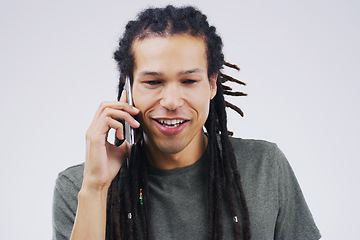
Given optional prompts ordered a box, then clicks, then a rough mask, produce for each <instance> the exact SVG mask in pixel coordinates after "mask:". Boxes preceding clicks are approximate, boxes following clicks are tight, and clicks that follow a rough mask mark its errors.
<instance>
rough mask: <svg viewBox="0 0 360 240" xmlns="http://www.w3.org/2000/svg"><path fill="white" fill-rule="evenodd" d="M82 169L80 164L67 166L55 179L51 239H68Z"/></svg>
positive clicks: (75, 208) (74, 212)
mask: <svg viewBox="0 0 360 240" xmlns="http://www.w3.org/2000/svg"><path fill="white" fill-rule="evenodd" d="M82 169H83V168H82V166H80V165H78V166H75V167H72V168H69V169H67V170H65V171H64V172H62V173H60V174H59V175H58V177H57V179H56V182H55V189H54V196H53V208H52V224H53V240H64V239H70V236H71V232H72V228H73V225H74V220H75V215H76V210H77V202H78V193H79V191H80V188H81V184H82V171H83V170H82Z"/></svg>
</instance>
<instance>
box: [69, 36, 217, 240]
mask: <svg viewBox="0 0 360 240" xmlns="http://www.w3.org/2000/svg"><path fill="white" fill-rule="evenodd" d="M132 50H133V53H134V57H135V69H134V73H133V76H134V81H133V100H134V104H135V106H136V107H132V106H130V105H129V104H128V103H127V102H126V94H125V92H123V94H122V96H121V99H120V101H115V102H103V103H101V104H100V107H99V109H98V110H97V112H96V114H95V116H94V119H93V121H92V123H91V125H90V127H89V129H88V130H87V132H86V159H85V169H84V179H83V184H82V187H81V189H80V192H79V195H78V208H77V213H76V217H75V223H74V228H73V232H72V236H71V239H87V240H88V239H105V230H106V200H107V192H108V189H109V186H110V184H111V181H112V180H113V179H114V177H115V176H116V174H117V172H118V171H119V169H120V167H121V165H122V163H123V160H124V158H125V157H126V156H128V155H129V151H130V146H129V145H128V143H127V142H126V141H125V142H124V143H123V144H122V145H121V146H119V147H116V146H115V145H113V144H111V143H109V142H108V141H107V135H108V133H109V130H110V129H111V128H113V129H115V130H116V134H117V137H118V138H119V139H123V134H122V132H123V126H122V124H121V123H120V122H118V121H117V119H123V120H125V121H127V122H128V123H129V124H130V125H131V126H132V127H133V128H139V127H140V126H141V127H142V129H143V131H144V140H145V144H146V149H147V154H148V159H149V164H151V165H152V166H154V167H157V168H161V169H173V168H178V167H184V166H187V165H190V164H192V163H194V162H195V161H197V160H198V159H199V158H200V157H201V155H202V154H203V153H204V151H205V148H206V145H207V139H206V137H205V135H204V132H203V130H202V128H203V125H204V123H205V121H206V119H207V116H208V112H209V105H210V100H211V99H212V98H213V97H214V96H215V94H216V78H217V76H216V75H214V76H212V77H210V78H209V77H208V76H207V58H206V46H205V43H204V41H203V40H202V39H201V38H198V37H192V36H190V35H186V34H183V35H174V36H169V37H159V36H157V37H154V36H150V37H147V38H145V39H143V40H141V41H139V40H136V41H135V42H134V43H133V46H132ZM134 115H138V119H139V122H138V121H136V120H135V119H134V117H133V116H134ZM173 119H181V120H182V121H185V122H184V123H182V124H181V125H179V126H176V127H169V126H163V125H161V124H160V123H158V121H159V120H173Z"/></svg>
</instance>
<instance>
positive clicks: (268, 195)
mask: <svg viewBox="0 0 360 240" xmlns="http://www.w3.org/2000/svg"><path fill="white" fill-rule="evenodd" d="M231 142H232V144H233V147H234V151H235V156H236V158H237V162H238V168H239V171H240V174H241V177H242V185H243V188H244V193H245V197H246V200H247V204H248V208H249V213H250V222H251V232H252V239H253V240H269V239H291V240H296V239H299V240H300V239H303V240H316V239H319V238H320V233H319V230H318V229H317V227H316V225H315V223H314V220H313V218H312V215H311V213H310V211H309V209H308V207H307V205H306V202H305V200H304V197H303V194H302V192H301V189H300V187H299V184H298V183H297V180H296V178H295V175H294V173H293V171H292V169H291V167H290V165H289V163H288V161H287V160H286V158H285V156H284V155H283V153H282V152H281V151H280V150H279V148H278V147H277V146H276V144H273V143H269V142H265V141H260V140H243V139H238V138H231ZM206 160H207V153H205V154H204V156H202V157H201V158H200V159H199V160H198V161H197V162H196V163H194V164H192V165H190V166H187V167H184V168H178V169H173V170H160V169H154V168H151V167H149V168H148V180H149V189H150V198H151V215H152V219H151V221H152V231H153V235H154V239H167V240H169V239H205V238H206V233H207V226H208V217H207V186H206V181H207V172H206ZM83 170H84V165H83V164H80V165H77V166H73V167H70V168H68V169H66V170H65V171H63V172H61V173H60V174H59V176H58V178H57V180H56V186H55V191H54V199H53V239H69V238H70V235H71V230H72V227H73V223H74V219H75V214H76V208H77V194H78V192H79V190H80V188H81V184H82V177H83ZM238 202H239V201H238ZM239 206H240V203H239ZM223 211H224V212H223V226H224V238H223V239H233V228H232V219H233V216H230V214H229V212H228V209H227V208H226V207H225V206H223ZM239 216H240V213H239Z"/></svg>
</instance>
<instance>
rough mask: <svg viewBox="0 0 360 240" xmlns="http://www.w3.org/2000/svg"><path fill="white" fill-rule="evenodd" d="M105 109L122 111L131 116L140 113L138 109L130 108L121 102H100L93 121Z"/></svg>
mask: <svg viewBox="0 0 360 240" xmlns="http://www.w3.org/2000/svg"><path fill="white" fill-rule="evenodd" d="M107 108H113V109H117V110H123V111H126V112H128V113H129V114H131V115H136V114H138V113H139V112H140V110H139V109H137V108H135V107H133V106H131V105H130V104H128V103H126V102H124V101H122V102H120V101H113V102H102V103H101V104H100V106H99V108H98V110H97V111H96V113H95V116H94V119H97V118H99V116H100V115H101V114H102V112H103V111H104V110H105V109H107Z"/></svg>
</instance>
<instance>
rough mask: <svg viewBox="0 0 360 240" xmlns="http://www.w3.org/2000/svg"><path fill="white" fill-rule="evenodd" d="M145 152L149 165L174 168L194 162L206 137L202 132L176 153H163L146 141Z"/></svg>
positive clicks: (199, 155) (202, 152) (206, 142)
mask: <svg viewBox="0 0 360 240" xmlns="http://www.w3.org/2000/svg"><path fill="white" fill-rule="evenodd" d="M146 142H147V141H145V146H146V154H147V158H148V163H149V165H150V166H151V167H154V168H158V169H167V170H169V169H175V168H182V167H186V166H189V165H192V164H194V163H195V162H196V161H197V160H199V159H200V158H201V156H202V155H203V154H204V152H205V150H206V147H207V144H208V139H207V136H206V135H205V134H204V132H201V134H199V136H197V137H195V138H194V139H193V140H192V142H191V143H189V144H188V146H186V147H185V148H184V149H183V150H182V151H180V152H178V153H165V152H162V151H160V150H159V149H157V148H156V147H153V146H152V144H149V143H146Z"/></svg>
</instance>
